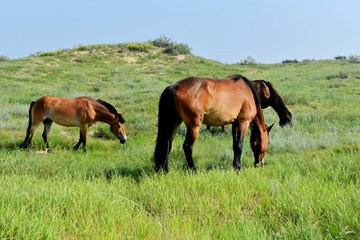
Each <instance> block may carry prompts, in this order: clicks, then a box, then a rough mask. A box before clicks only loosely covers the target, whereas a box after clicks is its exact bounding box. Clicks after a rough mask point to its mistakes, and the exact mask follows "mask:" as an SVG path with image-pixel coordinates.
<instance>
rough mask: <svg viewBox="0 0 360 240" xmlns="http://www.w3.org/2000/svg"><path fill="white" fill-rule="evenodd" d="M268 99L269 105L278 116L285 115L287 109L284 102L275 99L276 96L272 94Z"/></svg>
mask: <svg viewBox="0 0 360 240" xmlns="http://www.w3.org/2000/svg"><path fill="white" fill-rule="evenodd" d="M271 98H272V99H271V100H270V106H271V107H272V108H273V109H274V110H275V112H276V113H277V115H278V116H279V118H282V117H284V116H286V114H287V113H288V112H289V110H288V109H287V108H286V106H285V104H284V103H283V102H282V101H279V100H278V99H276V96H272V97H271Z"/></svg>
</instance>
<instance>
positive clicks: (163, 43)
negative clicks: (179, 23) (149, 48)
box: [151, 35, 173, 48]
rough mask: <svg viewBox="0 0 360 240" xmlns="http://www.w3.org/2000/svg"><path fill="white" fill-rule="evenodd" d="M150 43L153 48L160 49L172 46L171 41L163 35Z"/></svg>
mask: <svg viewBox="0 0 360 240" xmlns="http://www.w3.org/2000/svg"><path fill="white" fill-rule="evenodd" d="M151 43H152V44H153V45H154V46H155V47H160V48H167V47H170V45H172V44H173V42H172V41H171V38H169V37H166V36H165V35H162V36H160V37H159V38H156V39H155V40H153V41H151Z"/></svg>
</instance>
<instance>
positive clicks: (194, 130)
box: [154, 77, 273, 172]
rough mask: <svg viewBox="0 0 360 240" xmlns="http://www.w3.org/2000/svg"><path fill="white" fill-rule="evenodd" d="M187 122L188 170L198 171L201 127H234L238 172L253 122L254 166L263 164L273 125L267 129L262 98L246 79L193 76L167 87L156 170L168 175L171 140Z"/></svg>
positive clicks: (234, 163) (186, 150)
mask: <svg viewBox="0 0 360 240" xmlns="http://www.w3.org/2000/svg"><path fill="white" fill-rule="evenodd" d="M181 122H184V123H185V125H186V128H187V132H186V138H185V142H184V144H183V149H184V152H185V156H186V161H187V163H188V165H189V167H190V168H191V169H192V170H193V171H194V172H196V169H195V166H194V161H193V158H192V151H193V144H194V142H195V140H196V138H197V135H198V131H199V129H200V126H201V124H207V125H211V126H223V125H226V124H230V123H231V124H232V135H233V150H234V161H233V166H234V168H235V169H240V167H241V153H242V147H243V141H244V137H245V135H246V132H247V130H248V128H249V125H250V123H252V125H253V130H252V133H251V138H250V141H251V148H252V150H253V152H254V157H255V165H257V164H258V163H264V155H265V152H266V151H267V147H268V143H269V137H268V133H269V132H270V130H271V128H272V126H273V125H272V126H270V127H269V128H266V126H265V122H264V116H263V112H262V109H261V106H260V102H259V96H258V94H257V92H256V89H255V87H254V86H253V85H252V83H251V82H250V81H249V80H247V79H246V78H245V77H241V78H238V79H231V78H225V79H210V78H197V77H191V78H186V79H183V80H181V81H179V82H177V83H175V84H174V85H172V86H169V87H167V88H166V89H165V90H164V91H163V93H162V94H161V97H160V102H159V117H158V135H157V140H156V147H155V153H154V160H155V165H156V166H155V171H158V170H159V169H160V168H163V170H164V171H165V172H168V155H169V153H170V150H171V146H172V141H173V139H174V137H175V135H176V132H177V130H178V129H179V127H180V124H181Z"/></svg>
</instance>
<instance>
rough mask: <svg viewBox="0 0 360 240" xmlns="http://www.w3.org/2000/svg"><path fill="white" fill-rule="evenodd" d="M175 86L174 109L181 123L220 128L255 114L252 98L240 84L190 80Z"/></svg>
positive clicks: (238, 82)
mask: <svg viewBox="0 0 360 240" xmlns="http://www.w3.org/2000/svg"><path fill="white" fill-rule="evenodd" d="M175 86H176V87H177V91H176V96H175V107H176V109H177V111H178V113H179V115H180V117H181V118H182V119H183V121H184V122H185V123H187V122H189V123H191V121H196V122H195V124H198V122H203V123H204V124H208V125H214V126H220V125H225V124H229V123H232V122H233V121H234V120H235V119H237V118H244V119H245V118H253V117H254V116H255V114H256V106H255V101H254V97H253V95H252V93H251V89H249V87H248V86H247V85H246V83H245V82H244V81H235V80H233V79H211V78H194V77H192V78H187V79H183V80H181V81H179V82H177V83H176V84H175Z"/></svg>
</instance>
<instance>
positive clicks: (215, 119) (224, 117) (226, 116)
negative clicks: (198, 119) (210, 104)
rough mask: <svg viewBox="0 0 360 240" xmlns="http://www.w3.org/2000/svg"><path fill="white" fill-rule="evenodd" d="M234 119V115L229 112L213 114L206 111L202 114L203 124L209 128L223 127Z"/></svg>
mask: <svg viewBox="0 0 360 240" xmlns="http://www.w3.org/2000/svg"><path fill="white" fill-rule="evenodd" d="M235 119H236V114H235V113H231V112H213V111H207V112H205V114H204V121H203V123H204V124H206V125H211V126H223V125H226V124H230V123H233V122H234V121H235Z"/></svg>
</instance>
